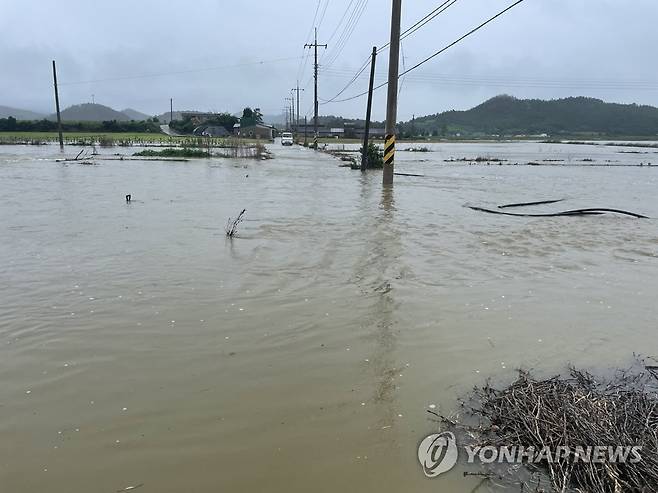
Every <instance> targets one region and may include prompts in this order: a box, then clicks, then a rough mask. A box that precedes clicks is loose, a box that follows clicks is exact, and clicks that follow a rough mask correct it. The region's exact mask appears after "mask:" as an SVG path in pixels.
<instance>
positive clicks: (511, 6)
mask: <svg viewBox="0 0 658 493" xmlns="http://www.w3.org/2000/svg"><path fill="white" fill-rule="evenodd" d="M524 1H525V0H517V1H516V2H514V3H513V4H512V5H510V6H509V7H507V8H506V9H504V10H501V11H500V12H498V13H497V14H496V15H494V16H493V17H491V18H489V19H487V20H486V21H484V22H483V23H482V24H480V25H479V26H477V27H475V28H473V29H471V30H470V31H469V32H467V33H466V34H464V35H463V36H461V37H460V38H458V39H456V40H455V41H453V42H452V43H450V44H449V45H447V46H445V47H443V48H441V49H440V50H439V51H437V52H435V53H433V54H432V55H430V56H428V57H427V58H425V59H424V60H422V61H420V62H418V63H417V64H416V65H414V66H413V67H411V68H409V69H407V70H405V71H404V72H402V73H401V74H399V76H398V78H400V77H402V76H404V75H407V74H408V73H409V72H412V71H414V70H416V69H417V68H418V67H420V66H421V65H424V64H425V63H427V62H429V61H430V60H432V59H433V58H435V57H437V56H438V55H440V54H441V53H443V52H444V51H447V50H448V49H450V48H452V47H453V46H455V45H456V44H457V43H459V42H461V41H463V40H464V39H466V38H467V37H469V36H471V35H472V34H474V33H476V32H477V31H479V30H480V29H482V28H483V27H484V26H486V25H487V24H489V23H490V22H493V21H494V20H496V19H497V18H498V17H500V16H501V15H503V14H505V13H506V12H508V11H509V10H511V9H513V8H514V7H516V6H517V5H519V4H520V3H523V2H524ZM387 84H388V82H383V83H382V84H379V85H378V86H377V87H375V88H374V90H375V91H376V90H378V89H381V88H382V87H384V86H386V85H387ZM366 94H368V91H365V92H362V93H359V94H356V95H354V96H351V97H349V98H345V99H336V100H334V101H333V102H335V103H343V102H345V101H352V100H353V99H357V98H360V97H363V96H365V95H366Z"/></svg>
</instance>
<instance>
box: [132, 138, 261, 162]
mask: <svg viewBox="0 0 658 493" xmlns="http://www.w3.org/2000/svg"><path fill="white" fill-rule="evenodd" d="M211 140H212V139H198V142H196V144H197V145H196V146H188V145H183V146H182V147H170V148H167V149H161V150H155V149H145V150H143V151H140V152H136V153H135V154H133V156H138V157H166V158H208V157H225V158H253V159H269V158H271V155H270V153H269V152H268V150H267V148H266V147H265V146H264V145H263V144H260V143H250V142H245V141H243V140H239V139H226V140H218V141H216V142H214V143H212V142H211Z"/></svg>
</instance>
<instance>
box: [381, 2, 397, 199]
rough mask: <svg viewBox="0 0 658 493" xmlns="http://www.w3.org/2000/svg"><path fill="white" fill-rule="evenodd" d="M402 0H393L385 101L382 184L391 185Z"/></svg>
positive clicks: (393, 164)
mask: <svg viewBox="0 0 658 493" xmlns="http://www.w3.org/2000/svg"><path fill="white" fill-rule="evenodd" d="M401 11H402V0H393V12H392V15H391V44H390V49H389V59H388V100H387V103H386V140H385V144H384V179H383V184H384V186H387V185H393V174H394V168H395V163H394V161H395V123H396V120H397V113H398V75H399V64H400V16H401Z"/></svg>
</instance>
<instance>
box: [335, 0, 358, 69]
mask: <svg viewBox="0 0 658 493" xmlns="http://www.w3.org/2000/svg"><path fill="white" fill-rule="evenodd" d="M367 6H368V0H359V3H357V4H356V5H355V7H354V10H353V11H352V15H351V16H350V20H348V22H347V23H346V25H345V29H344V30H343V33H342V34H341V36H340V37H339V38H338V41H337V42H336V47H335V48H334V50H333V51H332V52H331V53H330V54H329V55H327V62H326V66H331V65H332V64H333V63H334V62H335V61H336V60H337V59H338V57H339V56H340V54H341V53H342V52H343V50H344V49H345V46H347V42H348V41H349V40H350V38H351V37H352V34H354V30H355V29H356V26H357V25H358V23H359V21H360V20H361V17H362V16H363V13H364V12H365V10H366V7H367Z"/></svg>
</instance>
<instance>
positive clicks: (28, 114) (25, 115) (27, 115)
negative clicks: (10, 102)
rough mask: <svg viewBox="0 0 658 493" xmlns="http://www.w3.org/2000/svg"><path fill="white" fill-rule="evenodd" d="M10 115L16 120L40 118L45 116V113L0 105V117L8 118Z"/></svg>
mask: <svg viewBox="0 0 658 493" xmlns="http://www.w3.org/2000/svg"><path fill="white" fill-rule="evenodd" d="M10 116H13V117H14V118H16V119H17V120H42V119H43V118H45V117H46V115H43V114H41V113H35V112H34V111H28V110H21V109H18V108H11V107H9V106H0V118H9V117H10Z"/></svg>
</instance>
